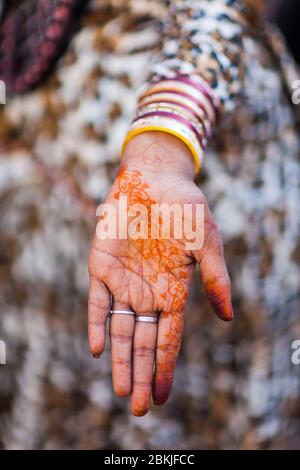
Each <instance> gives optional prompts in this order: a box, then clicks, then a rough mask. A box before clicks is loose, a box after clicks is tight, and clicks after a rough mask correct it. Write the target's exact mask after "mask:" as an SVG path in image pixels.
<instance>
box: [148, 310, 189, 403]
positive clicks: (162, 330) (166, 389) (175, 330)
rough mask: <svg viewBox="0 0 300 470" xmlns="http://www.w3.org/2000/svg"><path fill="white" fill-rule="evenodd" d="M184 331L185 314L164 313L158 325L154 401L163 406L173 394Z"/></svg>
mask: <svg viewBox="0 0 300 470" xmlns="http://www.w3.org/2000/svg"><path fill="white" fill-rule="evenodd" d="M182 331H183V313H182V312H178V313H171V312H170V313H166V312H164V313H162V314H161V316H160V319H159V324H158V335H157V347H156V364H155V375H154V386H153V401H154V403H155V404H156V405H162V404H163V403H165V402H166V401H167V399H168V398H169V395H170V393H171V389H172V384H173V379H174V372H175V367H176V361H177V357H178V354H179V350H180V345H181V337H182Z"/></svg>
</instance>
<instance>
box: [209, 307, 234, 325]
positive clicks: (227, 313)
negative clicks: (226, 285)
mask: <svg viewBox="0 0 300 470" xmlns="http://www.w3.org/2000/svg"><path fill="white" fill-rule="evenodd" d="M214 310H215V312H216V314H217V315H218V317H219V318H220V319H221V320H223V321H226V322H229V321H232V320H233V318H234V312H233V308H232V305H229V306H228V305H227V306H226V305H225V306H222V305H220V306H216V307H214Z"/></svg>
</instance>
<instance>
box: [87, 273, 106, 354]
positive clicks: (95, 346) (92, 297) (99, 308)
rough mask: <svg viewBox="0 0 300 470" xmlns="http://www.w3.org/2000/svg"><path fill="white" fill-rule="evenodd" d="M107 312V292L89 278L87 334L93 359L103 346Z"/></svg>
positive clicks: (101, 285)
mask: <svg viewBox="0 0 300 470" xmlns="http://www.w3.org/2000/svg"><path fill="white" fill-rule="evenodd" d="M109 310H110V293H109V290H108V289H107V287H106V286H105V284H104V283H103V282H102V281H99V279H97V278H96V277H94V276H90V288H89V302H88V334H89V343H90V349H91V352H92V354H93V356H94V357H99V356H100V354H101V353H102V352H103V349H104V346H105V330H106V320H107V317H108V314H109Z"/></svg>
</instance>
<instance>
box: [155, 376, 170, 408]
mask: <svg viewBox="0 0 300 470" xmlns="http://www.w3.org/2000/svg"><path fill="white" fill-rule="evenodd" d="M172 385H173V374H172V375H170V377H166V376H165V375H164V376H160V375H157V376H156V378H155V381H154V385H153V393H152V396H153V403H154V404H155V405H158V406H161V405H163V404H164V403H166V401H167V400H168V398H169V396H170V394H171V390H172Z"/></svg>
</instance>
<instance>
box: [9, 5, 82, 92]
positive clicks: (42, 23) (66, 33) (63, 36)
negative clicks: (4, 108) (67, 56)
mask: <svg viewBox="0 0 300 470" xmlns="http://www.w3.org/2000/svg"><path fill="white" fill-rule="evenodd" d="M83 3H84V2H83V1H82V0H21V1H20V0H10V2H9V3H8V4H7V6H6V9H5V13H4V17H3V22H2V24H1V25H0V46H1V47H0V78H2V79H3V80H4V81H5V82H6V85H7V91H8V93H10V94H13V93H20V92H24V91H28V90H29V89H30V88H32V87H33V86H34V85H37V84H38V83H39V82H40V80H41V79H42V78H43V77H44V76H45V75H46V74H47V73H48V72H49V70H50V68H51V66H52V65H53V64H54V62H55V60H56V59H57V57H58V56H59V54H60V53H61V52H62V51H63V48H64V45H65V44H66V43H67V41H68V38H69V37H70V36H71V33H72V32H74V25H75V23H76V19H77V17H78V15H79V13H80V11H81V10H82V8H81V7H82V6H83ZM0 13H1V11H0ZM0 19H1V14H0Z"/></svg>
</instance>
